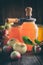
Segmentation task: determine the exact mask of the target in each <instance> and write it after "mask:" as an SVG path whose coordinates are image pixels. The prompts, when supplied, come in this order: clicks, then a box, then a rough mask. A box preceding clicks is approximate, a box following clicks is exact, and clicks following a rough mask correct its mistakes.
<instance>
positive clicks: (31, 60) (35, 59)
mask: <svg viewBox="0 0 43 65" xmlns="http://www.w3.org/2000/svg"><path fill="white" fill-rule="evenodd" d="M0 65H43V54H39V55H35V54H29V53H26V54H24V55H22V58H21V59H19V60H10V59H9V57H7V56H4V55H2V58H1V56H0Z"/></svg>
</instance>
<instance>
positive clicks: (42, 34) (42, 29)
mask: <svg viewBox="0 0 43 65" xmlns="http://www.w3.org/2000/svg"><path fill="white" fill-rule="evenodd" d="M38 40H39V41H40V42H42V41H43V25H40V24H39V25H38Z"/></svg>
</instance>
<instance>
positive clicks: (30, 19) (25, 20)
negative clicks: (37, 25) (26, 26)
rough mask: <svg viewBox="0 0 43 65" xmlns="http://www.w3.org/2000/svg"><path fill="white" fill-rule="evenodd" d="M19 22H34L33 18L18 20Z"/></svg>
mask: <svg viewBox="0 0 43 65" xmlns="http://www.w3.org/2000/svg"><path fill="white" fill-rule="evenodd" d="M19 21H20V22H32V21H34V22H35V21H36V19H35V18H20V19H19Z"/></svg>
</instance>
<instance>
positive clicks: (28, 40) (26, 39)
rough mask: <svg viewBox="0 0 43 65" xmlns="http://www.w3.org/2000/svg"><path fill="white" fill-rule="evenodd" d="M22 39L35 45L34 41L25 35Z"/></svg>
mask: <svg viewBox="0 0 43 65" xmlns="http://www.w3.org/2000/svg"><path fill="white" fill-rule="evenodd" d="M22 39H23V41H24V43H26V44H31V45H33V42H32V41H31V40H30V39H29V38H28V37H27V36H23V37H22Z"/></svg>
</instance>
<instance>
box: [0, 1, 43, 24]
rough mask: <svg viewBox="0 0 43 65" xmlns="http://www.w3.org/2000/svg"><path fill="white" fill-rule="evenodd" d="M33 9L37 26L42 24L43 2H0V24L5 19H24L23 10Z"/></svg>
mask: <svg viewBox="0 0 43 65" xmlns="http://www.w3.org/2000/svg"><path fill="white" fill-rule="evenodd" d="M26 7H32V8H33V12H32V13H33V16H32V17H35V18H36V19H37V21H36V23H37V24H43V0H0V24H4V22H5V19H6V18H7V17H14V18H15V17H25V8H26Z"/></svg>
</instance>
